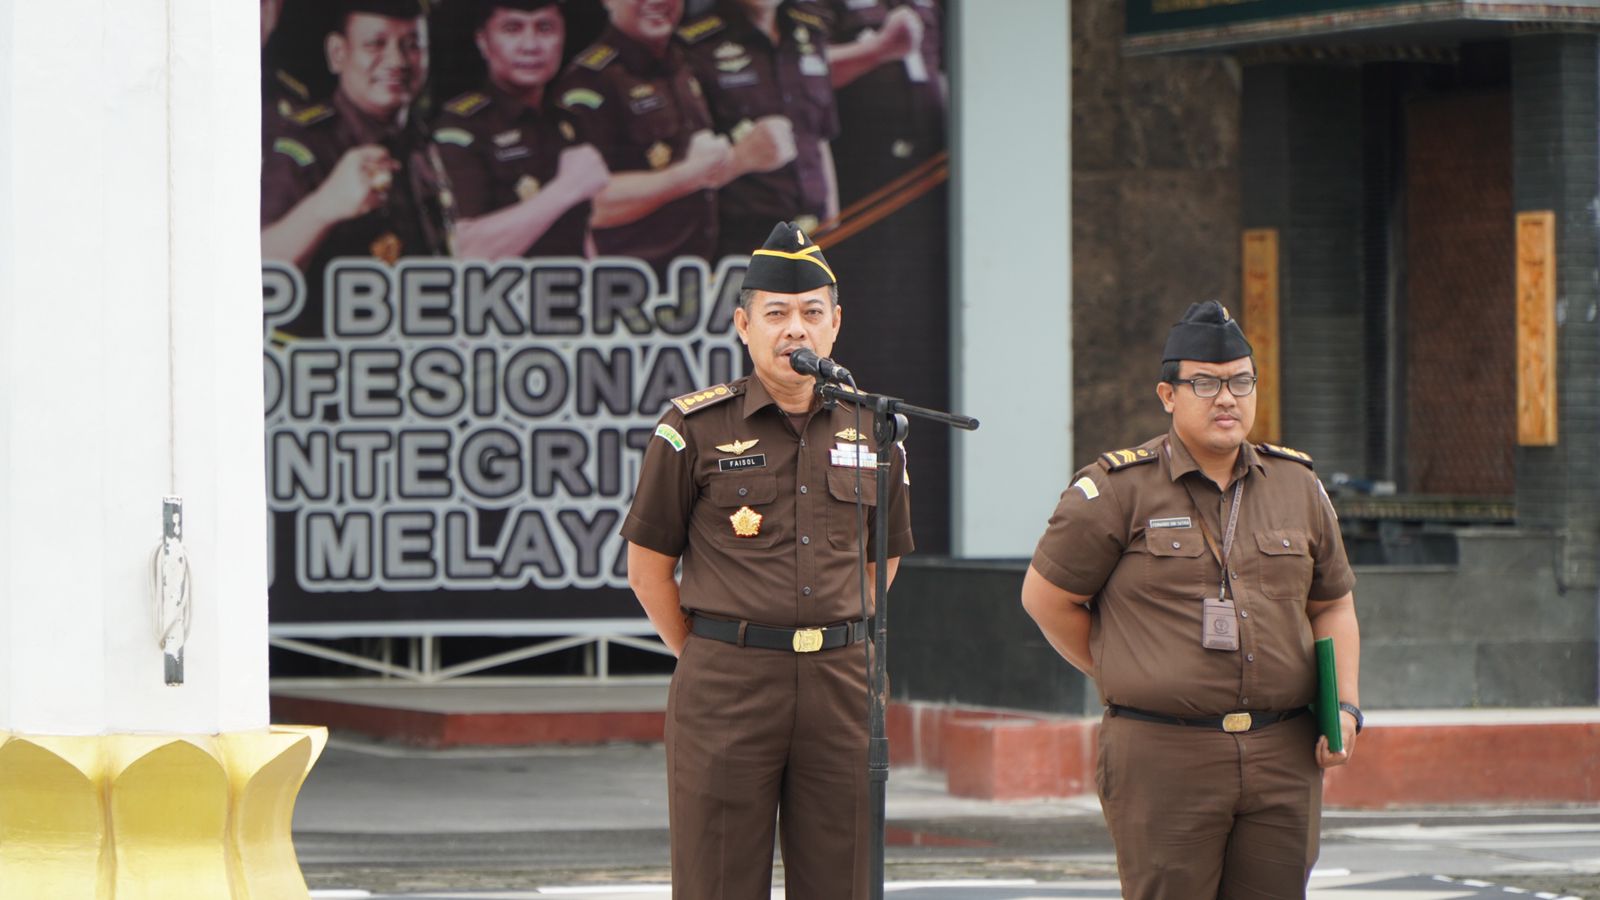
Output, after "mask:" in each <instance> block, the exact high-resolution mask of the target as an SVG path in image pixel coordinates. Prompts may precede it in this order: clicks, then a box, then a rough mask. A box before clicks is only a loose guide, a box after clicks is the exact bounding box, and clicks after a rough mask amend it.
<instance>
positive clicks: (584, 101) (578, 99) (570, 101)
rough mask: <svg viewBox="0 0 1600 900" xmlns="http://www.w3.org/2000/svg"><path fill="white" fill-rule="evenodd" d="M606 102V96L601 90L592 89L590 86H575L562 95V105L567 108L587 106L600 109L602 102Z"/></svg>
mask: <svg viewBox="0 0 1600 900" xmlns="http://www.w3.org/2000/svg"><path fill="white" fill-rule="evenodd" d="M604 102H606V98H604V97H602V96H600V92H599V91H592V90H590V89H588V88H573V89H572V90H570V91H567V92H566V93H565V94H562V95H561V105H562V106H565V107H566V108H567V109H571V108H573V107H574V106H587V107H589V108H590V109H599V108H600V104H602V103H604Z"/></svg>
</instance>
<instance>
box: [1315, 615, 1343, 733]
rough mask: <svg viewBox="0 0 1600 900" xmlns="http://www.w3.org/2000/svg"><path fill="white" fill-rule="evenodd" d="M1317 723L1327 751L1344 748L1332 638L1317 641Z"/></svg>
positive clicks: (1337, 677)
mask: <svg viewBox="0 0 1600 900" xmlns="http://www.w3.org/2000/svg"><path fill="white" fill-rule="evenodd" d="M1316 647H1317V702H1316V711H1317V724H1318V725H1319V726H1320V727H1321V728H1322V734H1323V736H1324V737H1326V738H1327V739H1328V752H1329V753H1339V752H1342V751H1343V750H1344V723H1343V722H1341V721H1339V673H1338V669H1337V667H1336V666H1335V665H1334V661H1333V638H1331V637H1325V638H1322V639H1321V640H1319V641H1317V644H1316Z"/></svg>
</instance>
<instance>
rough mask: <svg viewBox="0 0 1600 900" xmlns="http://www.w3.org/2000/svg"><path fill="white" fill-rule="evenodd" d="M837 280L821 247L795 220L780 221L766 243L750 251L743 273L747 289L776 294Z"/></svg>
mask: <svg viewBox="0 0 1600 900" xmlns="http://www.w3.org/2000/svg"><path fill="white" fill-rule="evenodd" d="M838 283H839V279H837V278H835V277H833V269H831V268H829V267H828V261H827V260H826V259H823V258H822V248H821V247H818V246H817V245H816V244H814V243H812V241H811V237H810V236H809V235H807V234H806V233H805V232H804V231H802V230H801V228H800V226H798V225H796V224H794V223H793V222H779V223H778V226H777V227H776V228H774V229H772V234H771V235H770V236H769V237H768V238H767V242H766V244H765V245H763V246H762V247H761V249H760V250H757V251H755V252H754V253H752V254H751V255H750V268H749V269H748V270H747V271H746V272H745V273H744V289H745V290H747V291H771V292H773V293H775V294H803V293H805V292H806V291H810V290H815V289H817V288H819V287H827V286H828V285H830V284H838Z"/></svg>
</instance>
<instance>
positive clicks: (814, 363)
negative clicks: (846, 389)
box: [789, 347, 851, 381]
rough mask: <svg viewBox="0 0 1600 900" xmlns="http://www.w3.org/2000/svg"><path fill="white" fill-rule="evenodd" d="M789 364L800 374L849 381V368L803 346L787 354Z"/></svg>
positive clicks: (827, 379)
mask: <svg viewBox="0 0 1600 900" xmlns="http://www.w3.org/2000/svg"><path fill="white" fill-rule="evenodd" d="M789 365H790V366H792V367H794V370H795V371H796V372H799V373H800V374H801V375H814V376H816V377H818V378H821V379H824V380H826V381H849V380H850V379H851V375H850V370H849V369H846V368H845V367H844V366H841V365H839V364H838V363H836V362H834V361H833V360H831V359H828V358H827V357H824V356H818V355H817V354H815V353H813V352H811V351H810V350H807V349H806V348H804V347H801V348H799V349H798V350H795V351H794V352H793V353H790V354H789Z"/></svg>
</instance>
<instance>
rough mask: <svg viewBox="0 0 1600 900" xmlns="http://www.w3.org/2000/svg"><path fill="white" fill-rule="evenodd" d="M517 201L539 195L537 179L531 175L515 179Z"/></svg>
mask: <svg viewBox="0 0 1600 900" xmlns="http://www.w3.org/2000/svg"><path fill="white" fill-rule="evenodd" d="M516 190H517V199H519V200H527V199H528V198H530V197H532V196H533V195H534V194H537V193H539V179H537V178H535V177H533V176H532V175H524V176H522V177H521V178H518V179H517V188H516Z"/></svg>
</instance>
